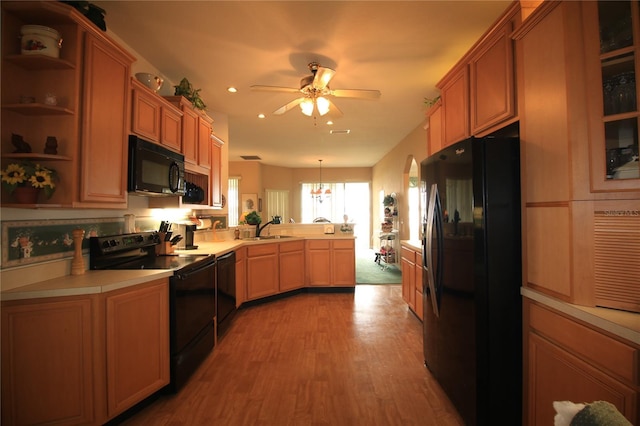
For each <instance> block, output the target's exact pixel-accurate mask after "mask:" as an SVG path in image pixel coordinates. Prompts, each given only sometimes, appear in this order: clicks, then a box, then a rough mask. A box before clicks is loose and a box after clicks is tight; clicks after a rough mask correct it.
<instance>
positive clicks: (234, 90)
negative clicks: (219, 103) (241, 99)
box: [227, 87, 238, 93]
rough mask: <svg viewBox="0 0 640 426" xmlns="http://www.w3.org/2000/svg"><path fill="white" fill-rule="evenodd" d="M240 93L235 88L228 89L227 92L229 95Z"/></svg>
mask: <svg viewBox="0 0 640 426" xmlns="http://www.w3.org/2000/svg"><path fill="white" fill-rule="evenodd" d="M237 91H238V89H236V88H235V87H227V92H229V93H236V92H237Z"/></svg>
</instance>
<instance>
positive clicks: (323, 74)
mask: <svg viewBox="0 0 640 426" xmlns="http://www.w3.org/2000/svg"><path fill="white" fill-rule="evenodd" d="M335 74H336V72H335V71H334V70H332V69H331V68H325V67H318V70H317V71H316V75H315V77H314V78H313V83H312V86H313V88H314V89H317V90H322V89H324V88H325V87H327V86H328V85H329V82H330V81H331V79H332V78H333V76H334V75H335Z"/></svg>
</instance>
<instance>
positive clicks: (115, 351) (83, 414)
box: [1, 279, 169, 425]
mask: <svg viewBox="0 0 640 426" xmlns="http://www.w3.org/2000/svg"><path fill="white" fill-rule="evenodd" d="M168 286H169V282H168V279H161V280H155V281H152V282H149V283H145V284H141V285H139V286H135V287H131V288H128V289H123V290H119V291H117V292H111V293H106V294H104V295H91V296H69V297H57V298H47V299H34V300H22V301H7V302H3V303H2V314H1V322H2V323H1V326H2V338H1V339H2V360H1V363H2V424H3V425H16V424H43V423H47V424H49V423H55V424H65V425H66V424H69V425H70V424H103V423H105V422H106V421H107V420H109V419H111V418H113V417H115V416H116V415H118V414H120V413H122V412H123V411H124V410H126V409H128V408H130V407H131V406H133V405H135V404H136V403H137V402H139V401H141V400H142V399H144V398H145V397H147V396H149V395H151V394H152V393H154V392H155V391H157V390H159V389H161V388H162V387H164V386H165V385H166V384H168V383H169V318H168V313H169V301H168V297H169V289H168ZM132 325H135V326H132Z"/></svg>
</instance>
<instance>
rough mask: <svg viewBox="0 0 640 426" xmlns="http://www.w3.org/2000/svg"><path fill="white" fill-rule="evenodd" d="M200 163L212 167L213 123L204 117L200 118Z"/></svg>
mask: <svg viewBox="0 0 640 426" xmlns="http://www.w3.org/2000/svg"><path fill="white" fill-rule="evenodd" d="M198 165H200V166H202V167H205V168H207V169H208V168H210V167H211V123H210V122H209V121H208V120H206V119H205V118H203V117H200V119H199V120H198Z"/></svg>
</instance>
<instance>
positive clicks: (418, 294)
mask: <svg viewBox="0 0 640 426" xmlns="http://www.w3.org/2000/svg"><path fill="white" fill-rule="evenodd" d="M415 268H416V274H415V277H416V281H415V284H416V291H415V295H416V308H415V311H414V312H415V313H416V315H417V316H418V318H420V319H423V315H424V313H423V311H422V310H423V307H424V305H423V299H422V296H423V294H422V254H421V253H418V252H416V265H415Z"/></svg>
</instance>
